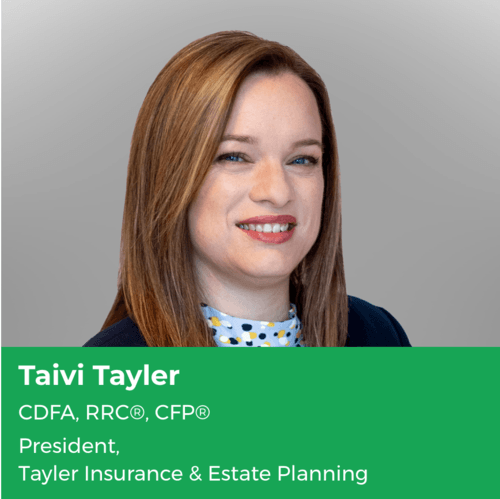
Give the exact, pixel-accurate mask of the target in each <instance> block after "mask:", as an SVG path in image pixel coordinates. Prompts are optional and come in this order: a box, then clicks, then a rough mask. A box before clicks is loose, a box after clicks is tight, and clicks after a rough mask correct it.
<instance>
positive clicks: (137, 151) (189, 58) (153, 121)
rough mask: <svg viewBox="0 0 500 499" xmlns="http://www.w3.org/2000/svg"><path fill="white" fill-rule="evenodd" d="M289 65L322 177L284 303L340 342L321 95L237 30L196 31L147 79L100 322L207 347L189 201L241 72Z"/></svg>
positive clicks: (331, 151)
mask: <svg viewBox="0 0 500 499" xmlns="http://www.w3.org/2000/svg"><path fill="white" fill-rule="evenodd" d="M256 72H259V73H266V74H269V75H279V74H282V73H284V72H291V73H294V74H296V75H297V76H299V77H300V78H302V79H303V80H304V81H305V82H306V83H307V85H309V88H310V89H311V90H312V92H313V93H314V95H315V97H316V101H317V104H318V108H319V112H320V116H321V123H322V133H323V144H324V152H323V174H324V180H325V190H324V199H323V207H322V222H321V229H320V233H319V236H318V239H317V240H316V242H315V244H314V245H313V247H312V248H311V250H310V251H309V253H308V254H307V255H306V257H305V258H304V259H303V260H302V261H301V262H300V263H299V265H298V266H297V268H296V269H295V270H294V271H293V273H292V275H291V279H290V300H291V301H292V303H295V304H296V306H297V314H298V317H300V319H301V321H302V324H303V334H304V339H305V342H306V344H307V345H308V346H344V345H345V342H346V338H347V313H348V303H347V293H346V283H345V275H344V260H343V256H342V219H341V198H340V170H339V159H338V151H337V140H336V136H335V128H334V125H333V121H332V116H331V110H330V102H329V98H328V93H327V90H326V87H325V84H324V83H323V81H322V79H321V77H320V76H319V75H318V74H317V73H316V71H315V70H314V69H313V68H311V67H310V66H309V65H308V64H307V63H306V62H305V61H304V60H303V59H302V58H301V57H300V56H299V55H298V54H297V53H296V52H294V51H293V50H292V49H290V48H289V47H287V46H284V45H281V44H279V43H277V42H273V41H268V40H265V39H263V38H260V37H258V36H256V35H254V34H252V33H249V32H246V31H222V32H219V33H214V34H212V35H208V36H205V37H203V38H200V39H198V40H196V41H194V42H192V43H190V44H189V45H187V46H186V47H184V48H183V49H182V50H180V51H179V52H178V53H177V54H175V55H174V57H172V59H171V60H170V61H169V62H168V63H167V65H166V66H165V67H164V68H163V69H162V70H161V71H160V73H159V75H158V76H157V77H156V79H155V81H154V82H153V84H152V85H151V87H150V88H149V91H148V93H147V95H146V98H145V99H144V102H143V104H142V107H141V109H140V111H139V115H138V117H137V122H136V125H135V129H134V133H133V136H132V143H131V150H130V158H129V164H128V173H127V191H126V195H125V208H124V214H123V225H122V236H121V249H120V271H119V276H118V293H117V295H116V298H115V301H114V303H113V306H112V307H111V311H110V312H109V314H108V316H107V318H106V321H105V322H104V324H103V326H102V330H103V329H106V328H107V327H109V326H111V325H112V324H114V323H116V322H118V321H119V320H121V319H123V318H125V317H127V316H129V317H130V318H131V319H132V320H133V321H134V322H135V323H136V324H137V326H138V327H139V329H140V331H141V333H142V334H143V336H144V338H145V340H146V342H147V344H148V345H149V346H216V343H215V341H214V339H213V336H212V332H211V329H210V328H209V327H208V325H207V323H206V320H205V318H204V317H203V314H202V311H201V307H200V300H199V296H198V291H197V286H196V279H195V274H194V270H193V266H192V264H191V257H192V246H191V241H190V239H189V234H188V222H187V220H188V218H187V213H188V208H189V206H190V204H191V203H192V201H193V200H194V199H195V198H196V196H197V193H198V192H199V189H200V187H201V185H202V184H203V181H204V179H205V176H206V175H207V173H208V171H209V169H210V166H211V164H212V162H213V159H214V157H215V155H216V153H217V149H218V146H219V144H220V141H221V139H222V136H223V134H224V130H225V128H226V125H227V123H228V120H229V116H230V114H231V110H232V107H233V102H234V100H235V97H236V93H237V91H238V88H239V87H240V85H241V83H242V82H243V80H244V79H245V78H246V77H247V76H248V75H249V74H252V73H256Z"/></svg>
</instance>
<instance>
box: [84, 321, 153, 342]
mask: <svg viewBox="0 0 500 499" xmlns="http://www.w3.org/2000/svg"><path fill="white" fill-rule="evenodd" d="M83 346H84V347H147V346H148V345H147V343H146V340H145V339H144V336H142V334H141V332H140V331H139V328H138V327H137V325H136V324H135V323H134V321H133V320H132V319H131V318H130V317H125V318H124V319H122V320H121V321H118V322H116V323H115V324H113V325H111V326H109V327H108V328H106V329H104V330H103V331H101V332H99V333H97V334H96V335H95V336H94V337H92V338H91V339H90V340H89V341H87V343H85V345H83Z"/></svg>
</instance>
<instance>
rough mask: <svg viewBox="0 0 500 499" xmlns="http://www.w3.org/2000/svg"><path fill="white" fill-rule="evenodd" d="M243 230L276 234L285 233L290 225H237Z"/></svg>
mask: <svg viewBox="0 0 500 499" xmlns="http://www.w3.org/2000/svg"><path fill="white" fill-rule="evenodd" d="M237 225H238V227H239V228H240V229H243V230H255V231H257V232H267V233H271V232H272V233H273V234H277V233H278V232H286V231H287V230H288V229H289V227H290V224H263V225H259V224H237Z"/></svg>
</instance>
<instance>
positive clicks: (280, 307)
mask: <svg viewBox="0 0 500 499" xmlns="http://www.w3.org/2000/svg"><path fill="white" fill-rule="evenodd" d="M198 279H199V280H200V281H202V282H200V287H201V296H202V301H203V302H204V303H206V304H207V305H209V306H210V307H212V308H215V309H216V310H218V311H219V312H223V313H225V314H228V315H231V316H233V317H238V318H240V319H248V320H255V321H266V322H281V321H286V320H288V311H289V310H290V290H289V286H290V278H289V277H288V276H287V277H285V278H283V279H281V280H277V279H273V280H272V281H271V280H270V282H268V284H267V285H266V284H263V283H262V282H259V283H256V282H252V281H251V280H249V281H248V282H242V281H234V280H231V279H230V278H224V277H221V276H215V275H213V274H211V275H210V276H207V275H204V276H198Z"/></svg>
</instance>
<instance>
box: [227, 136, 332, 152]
mask: <svg viewBox="0 0 500 499" xmlns="http://www.w3.org/2000/svg"><path fill="white" fill-rule="evenodd" d="M228 140H236V141H237V142H244V143H246V144H252V145H255V144H257V142H258V140H257V139H255V138H254V137H250V136H248V135H224V137H222V140H221V143H222V142H225V141H228ZM314 145H316V146H319V147H320V148H321V152H323V144H322V143H321V142H319V141H318V140H316V139H303V140H298V141H297V142H294V143H293V144H292V147H293V148H294V149H295V148H297V147H301V146H314Z"/></svg>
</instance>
